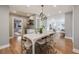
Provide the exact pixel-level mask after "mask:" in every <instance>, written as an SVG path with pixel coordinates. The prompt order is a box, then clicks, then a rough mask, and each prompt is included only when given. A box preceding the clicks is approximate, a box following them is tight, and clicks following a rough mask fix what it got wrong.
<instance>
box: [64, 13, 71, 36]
mask: <svg viewBox="0 0 79 59" xmlns="http://www.w3.org/2000/svg"><path fill="white" fill-rule="evenodd" d="M65 33H66V36H68V37H72V12H67V13H65Z"/></svg>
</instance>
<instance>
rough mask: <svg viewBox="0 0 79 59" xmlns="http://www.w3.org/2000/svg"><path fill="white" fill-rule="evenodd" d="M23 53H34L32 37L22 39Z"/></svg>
mask: <svg viewBox="0 0 79 59" xmlns="http://www.w3.org/2000/svg"><path fill="white" fill-rule="evenodd" d="M22 53H23V54H26V53H27V54H31V53H32V42H31V40H30V39H28V38H26V37H24V38H23V39H22Z"/></svg>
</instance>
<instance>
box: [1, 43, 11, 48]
mask: <svg viewBox="0 0 79 59" xmlns="http://www.w3.org/2000/svg"><path fill="white" fill-rule="evenodd" d="M9 46H10V45H9V44H6V45H3V46H0V49H3V48H7V47H9Z"/></svg>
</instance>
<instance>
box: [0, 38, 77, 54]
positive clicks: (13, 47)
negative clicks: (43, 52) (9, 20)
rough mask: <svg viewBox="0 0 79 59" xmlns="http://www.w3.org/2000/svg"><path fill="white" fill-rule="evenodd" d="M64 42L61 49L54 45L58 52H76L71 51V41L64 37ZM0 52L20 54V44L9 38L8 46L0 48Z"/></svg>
mask: <svg viewBox="0 0 79 59" xmlns="http://www.w3.org/2000/svg"><path fill="white" fill-rule="evenodd" d="M65 42H66V43H65V45H66V46H65V48H63V49H61V48H60V47H56V49H57V50H58V51H59V53H60V52H62V53H63V54H76V53H75V52H72V50H73V48H72V47H73V46H72V44H73V43H72V41H71V40H67V39H66V40H65ZM59 53H58V54H59ZM0 54H21V45H20V44H19V43H18V42H17V41H16V39H15V38H13V39H10V47H7V48H4V49H0Z"/></svg>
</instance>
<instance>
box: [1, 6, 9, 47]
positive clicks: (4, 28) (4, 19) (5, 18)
mask: <svg viewBox="0 0 79 59" xmlns="http://www.w3.org/2000/svg"><path fill="white" fill-rule="evenodd" d="M8 43H9V7H8V6H0V46H3V45H6V44H8Z"/></svg>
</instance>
